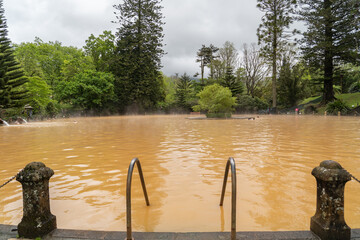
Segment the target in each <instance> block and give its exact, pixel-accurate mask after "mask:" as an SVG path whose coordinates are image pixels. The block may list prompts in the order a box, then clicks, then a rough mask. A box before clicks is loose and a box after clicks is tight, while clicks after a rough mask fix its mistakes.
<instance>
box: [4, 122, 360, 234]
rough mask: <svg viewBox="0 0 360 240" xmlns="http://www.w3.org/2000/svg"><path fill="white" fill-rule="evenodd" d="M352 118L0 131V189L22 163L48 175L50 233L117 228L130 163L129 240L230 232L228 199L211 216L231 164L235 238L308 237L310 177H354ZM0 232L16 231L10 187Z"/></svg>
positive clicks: (16, 191) (356, 127) (359, 135)
mask: <svg viewBox="0 0 360 240" xmlns="http://www.w3.org/2000/svg"><path fill="white" fill-rule="evenodd" d="M359 140H360V122H359V120H358V118H347V117H341V118H337V117H307V116H297V117H296V116H261V117H260V118H258V119H256V120H255V121H248V120H221V121H217V120H213V121H190V120H186V119H185V116H149V117H144V116H142V117H141V116H129V117H108V118H84V119H75V120H74V119H65V120H57V121H49V122H43V123H29V124H27V125H24V126H16V127H7V128H0V150H1V153H2V155H3V157H2V167H0V182H1V183H2V182H5V181H6V180H7V179H8V178H9V177H11V176H12V175H14V174H15V173H16V172H17V171H18V170H19V169H21V168H23V167H24V166H25V164H27V163H28V162H31V161H43V162H44V163H45V164H46V165H48V166H49V167H51V168H52V169H54V171H55V175H54V176H53V178H52V179H51V181H50V191H51V192H50V195H51V208H52V212H53V213H54V214H55V215H56V216H57V219H58V226H59V227H60V228H78V229H95V230H122V231H124V230H125V229H126V219H125V201H126V200H125V193H126V191H125V187H126V177H127V176H126V175H127V168H128V165H129V163H130V161H131V159H132V158H134V157H138V158H139V159H140V161H141V164H142V167H143V171H144V177H145V182H146V186H147V190H148V194H149V200H150V204H151V205H150V206H149V207H148V206H146V204H145V202H144V196H143V192H142V189H141V184H140V180H139V176H138V173H137V170H136V169H135V171H134V176H133V184H132V185H133V189H132V206H133V211H132V216H133V229H134V230H135V231H150V232H151V231H224V230H225V231H230V215H231V212H230V209H231V202H230V194H231V188H228V189H227V192H226V195H225V202H224V207H223V208H220V207H219V200H220V193H221V186H222V179H223V175H224V170H225V164H226V161H227V159H228V157H230V156H232V157H234V158H235V160H236V166H237V179H238V184H237V185H238V189H237V192H238V207H237V209H238V211H237V219H238V220H237V229H238V230H304V229H309V222H310V220H309V219H310V217H311V216H312V215H313V214H314V211H315V200H316V199H315V197H316V195H315V193H316V186H315V179H314V178H313V177H312V176H311V174H310V172H311V170H312V169H313V168H314V167H315V166H317V165H318V164H319V163H320V162H321V161H322V160H325V159H333V160H336V161H339V162H340V163H341V164H342V165H343V166H344V167H345V168H347V169H349V170H350V171H351V172H352V173H353V174H354V175H355V176H360V169H359V164H358V159H359V157H358V156H359V154H360V148H359V147H360V141H359ZM358 185H359V184H355V183H353V182H350V183H348V184H347V187H346V193H345V215H346V220H347V223H348V224H349V226H351V227H352V228H359V227H360V225H359V223H360V214H359V213H360V204H359V203H360V202H359V199H358V196H357V195H358V194H357V193H358V192H359V191H360V186H358ZM0 191H1V199H0V210H1V211H2V213H3V214H2V216H1V217H0V222H1V223H6V224H18V222H19V221H20V220H21V215H22V199H21V198H22V196H21V194H22V193H21V187H20V184H19V183H11V184H9V185H8V186H6V187H5V188H3V189H1V190H0Z"/></svg>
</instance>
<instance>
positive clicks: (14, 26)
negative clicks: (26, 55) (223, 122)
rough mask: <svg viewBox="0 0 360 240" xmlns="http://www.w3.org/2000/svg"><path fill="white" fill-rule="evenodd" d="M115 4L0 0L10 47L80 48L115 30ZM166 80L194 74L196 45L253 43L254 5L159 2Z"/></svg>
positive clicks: (217, 0) (213, 0)
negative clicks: (37, 42)
mask: <svg viewBox="0 0 360 240" xmlns="http://www.w3.org/2000/svg"><path fill="white" fill-rule="evenodd" d="M120 2H121V1H119V0H101V1H99V0H4V8H5V17H6V18H7V20H8V30H9V36H10V38H11V40H12V41H13V42H15V43H20V42H29V41H33V40H34V39H35V37H36V36H38V37H40V38H41V39H43V40H44V41H56V40H58V41H60V42H62V43H63V44H64V45H72V46H76V47H82V46H83V45H84V44H85V40H86V39H87V38H88V37H89V36H90V34H95V35H98V34H100V33H101V32H102V31H104V30H112V31H113V32H115V31H116V28H117V27H118V26H117V25H116V24H113V23H111V21H113V20H115V15H114V13H113V12H114V11H115V9H114V8H113V7H112V6H113V5H114V4H118V3H120ZM162 5H163V6H164V8H163V15H164V17H165V19H164V21H165V22H166V24H165V26H164V34H165V38H164V44H165V45H166V46H165V47H164V50H165V51H166V52H167V53H168V54H167V55H165V56H164V57H163V59H162V65H163V66H164V67H163V69H162V70H163V72H164V73H165V74H166V75H172V74H174V73H180V74H182V73H183V72H187V73H188V74H190V75H193V74H194V73H195V72H198V71H199V70H198V63H196V62H195V60H196V52H197V51H198V49H199V48H200V47H201V45H202V44H206V45H209V44H210V43H212V44H214V45H215V46H217V47H221V46H222V45H223V44H224V42H225V41H230V42H233V43H234V44H235V46H236V47H237V48H238V49H240V47H241V46H242V44H243V43H251V42H256V41H257V38H256V28H257V27H258V25H259V23H260V18H261V15H262V13H261V12H260V11H259V10H258V9H256V1H255V0H164V1H163V2H162Z"/></svg>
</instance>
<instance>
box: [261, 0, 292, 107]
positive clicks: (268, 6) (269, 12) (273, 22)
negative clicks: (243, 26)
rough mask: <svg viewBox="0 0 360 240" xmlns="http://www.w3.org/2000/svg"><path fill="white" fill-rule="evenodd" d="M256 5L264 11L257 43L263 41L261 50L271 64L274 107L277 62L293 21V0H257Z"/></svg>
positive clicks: (274, 101)
mask: <svg viewBox="0 0 360 240" xmlns="http://www.w3.org/2000/svg"><path fill="white" fill-rule="evenodd" d="M257 2H258V4H257V7H258V8H259V9H260V10H261V11H262V12H264V13H265V15H264V16H263V18H262V23H261V24H260V26H259V28H258V32H257V35H258V39H259V43H263V44H264V45H263V47H262V52H263V55H264V56H265V57H267V59H268V60H269V61H270V62H271V65H272V99H273V102H272V104H273V107H274V108H276V105H277V103H276V96H277V95H276V89H277V87H276V77H277V62H278V61H279V59H280V57H281V53H282V52H283V50H284V47H285V46H286V45H287V43H288V41H287V40H288V38H289V37H290V34H289V33H288V32H286V31H287V29H289V27H290V24H291V23H292V22H293V18H292V16H291V13H292V12H293V7H294V4H295V2H296V1H295V0H257Z"/></svg>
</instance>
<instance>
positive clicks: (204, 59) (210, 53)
mask: <svg viewBox="0 0 360 240" xmlns="http://www.w3.org/2000/svg"><path fill="white" fill-rule="evenodd" d="M217 51H219V48H217V47H215V46H214V45H212V44H210V46H209V47H207V46H205V45H202V47H201V48H200V49H199V51H198V52H197V53H196V55H197V59H196V62H199V63H200V71H201V79H200V82H201V84H202V85H204V71H205V67H210V78H213V77H214V69H213V68H212V67H211V63H212V62H213V61H214V60H215V59H216V57H215V53H216V52H217Z"/></svg>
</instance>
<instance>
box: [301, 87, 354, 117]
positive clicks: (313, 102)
mask: <svg viewBox="0 0 360 240" xmlns="http://www.w3.org/2000/svg"><path fill="white" fill-rule="evenodd" d="M335 97H336V98H337V99H338V100H341V101H342V102H343V103H345V105H346V106H348V107H349V108H350V109H355V108H357V107H359V106H360V92H358V93H345V94H335ZM320 102H321V96H314V97H310V98H306V99H304V100H303V101H302V102H301V103H300V104H299V106H300V108H301V110H302V112H304V110H305V109H306V108H309V107H310V106H312V107H314V108H315V109H316V112H317V113H318V114H324V112H325V111H326V108H327V106H328V105H325V106H324V105H320Z"/></svg>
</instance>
